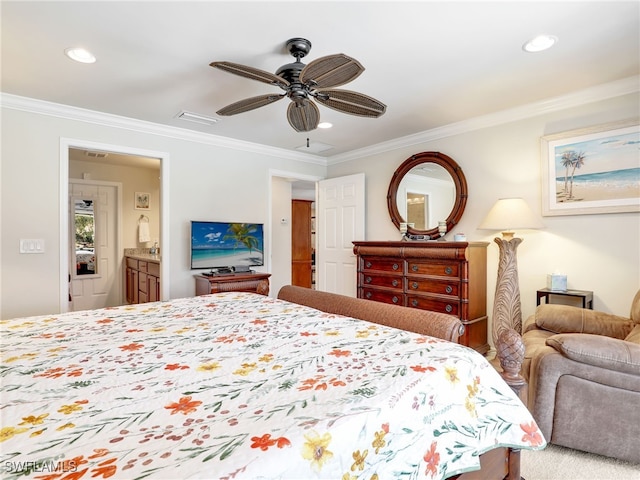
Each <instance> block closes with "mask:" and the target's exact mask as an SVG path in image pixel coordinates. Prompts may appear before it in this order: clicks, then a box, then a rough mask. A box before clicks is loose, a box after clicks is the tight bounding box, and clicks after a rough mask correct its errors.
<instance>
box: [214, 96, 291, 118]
mask: <svg viewBox="0 0 640 480" xmlns="http://www.w3.org/2000/svg"><path fill="white" fill-rule="evenodd" d="M284 96H285V94H284V93H283V94H282V95H274V94H273V93H269V94H267V95H258V96H257V97H251V98H245V99H244V100H240V101H239V102H235V103H232V104H231V105H227V106H226V107H224V108H221V109H220V110H218V111H217V112H216V114H218V115H235V114H237V113H243V112H248V111H249V110H253V109H255V108H259V107H264V106H265V105H269V104H270V103H273V102H277V101H278V100H280V99H281V98H282V97H284Z"/></svg>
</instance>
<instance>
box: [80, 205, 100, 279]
mask: <svg viewBox="0 0 640 480" xmlns="http://www.w3.org/2000/svg"><path fill="white" fill-rule="evenodd" d="M93 207H94V202H93V200H91V199H75V200H74V225H75V245H76V250H75V257H76V275H94V274H96V273H98V272H97V268H96V252H95V250H96V247H95V237H96V230H95V225H96V222H95V211H94V208H93Z"/></svg>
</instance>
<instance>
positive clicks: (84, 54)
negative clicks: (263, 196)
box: [64, 47, 96, 63]
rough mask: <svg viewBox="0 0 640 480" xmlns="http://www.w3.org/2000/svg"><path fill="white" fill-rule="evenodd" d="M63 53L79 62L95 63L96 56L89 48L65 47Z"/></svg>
mask: <svg viewBox="0 0 640 480" xmlns="http://www.w3.org/2000/svg"><path fill="white" fill-rule="evenodd" d="M64 54H65V55H66V56H67V57H69V58H70V59H71V60H75V61H76V62H80V63H95V61H96V57H95V56H94V55H93V53H91V52H90V51H89V50H86V49H84V48H80V47H73V48H67V49H66V50H65V51H64Z"/></svg>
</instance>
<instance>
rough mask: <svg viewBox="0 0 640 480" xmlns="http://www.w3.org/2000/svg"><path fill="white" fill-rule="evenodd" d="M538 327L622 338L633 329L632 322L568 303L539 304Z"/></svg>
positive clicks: (560, 331)
mask: <svg viewBox="0 0 640 480" xmlns="http://www.w3.org/2000/svg"><path fill="white" fill-rule="evenodd" d="M535 320H536V325H537V326H538V328H541V329H543V330H548V331H550V332H553V333H590V334H594V335H604V336H607V337H613V338H619V339H623V338H625V337H626V336H627V335H629V332H630V331H631V330H632V329H633V327H634V324H633V322H632V321H631V320H630V319H628V318H624V317H620V316H618V315H613V314H611V313H605V312H598V311H595V310H589V309H585V308H578V307H573V306H570V305H558V304H551V305H540V306H539V307H537V308H536V311H535Z"/></svg>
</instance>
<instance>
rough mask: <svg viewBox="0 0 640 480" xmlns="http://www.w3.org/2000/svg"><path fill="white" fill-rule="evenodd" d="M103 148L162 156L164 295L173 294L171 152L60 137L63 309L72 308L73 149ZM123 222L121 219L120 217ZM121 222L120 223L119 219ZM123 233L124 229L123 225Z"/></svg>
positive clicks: (60, 240)
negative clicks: (70, 247) (70, 168)
mask: <svg viewBox="0 0 640 480" xmlns="http://www.w3.org/2000/svg"><path fill="white" fill-rule="evenodd" d="M70 148H78V149H87V150H100V151H104V152H110V153H118V154H122V155H135V156H140V157H152V158H157V159H159V160H160V245H162V262H161V263H160V278H161V279H166V280H163V281H161V289H162V291H161V299H162V300H167V299H169V296H170V291H171V289H170V282H169V281H168V279H169V278H170V268H169V267H170V263H171V262H170V253H171V248H170V235H169V232H170V228H169V227H170V225H169V205H170V203H169V166H170V159H169V153H168V152H159V151H155V150H146V149H140V148H133V147H128V146H123V145H112V144H106V143H97V142H92V141H89V140H81V139H74V138H64V137H61V138H60V154H59V158H60V169H59V172H60V178H59V192H60V194H59V221H60V239H59V242H60V249H59V256H60V262H59V265H60V271H59V273H60V276H59V282H60V297H59V301H60V312H61V313H64V312H67V311H69V281H68V276H69V228H70V227H69V209H68V208H69V207H68V204H69V149H70ZM118 222H121V219H118ZM118 224H119V225H120V223H118ZM119 230H120V232H119V235H120V234H121V229H119Z"/></svg>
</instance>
